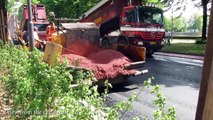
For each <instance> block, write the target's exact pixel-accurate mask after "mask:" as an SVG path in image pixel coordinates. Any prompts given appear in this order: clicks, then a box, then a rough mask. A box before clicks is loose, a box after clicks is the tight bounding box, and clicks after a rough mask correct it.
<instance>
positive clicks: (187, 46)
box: [161, 43, 206, 55]
mask: <svg viewBox="0 0 213 120" xmlns="http://www.w3.org/2000/svg"><path fill="white" fill-rule="evenodd" d="M205 47H206V45H205V44H195V43H172V44H171V45H170V46H164V47H163V48H162V49H161V51H162V52H175V53H184V54H195V55H204V53H205Z"/></svg>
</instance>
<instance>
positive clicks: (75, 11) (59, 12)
mask: <svg viewBox="0 0 213 120" xmlns="http://www.w3.org/2000/svg"><path fill="white" fill-rule="evenodd" d="M99 1H100V0H73V1H71V0H40V3H42V4H45V5H46V8H47V13H48V12H54V13H55V15H56V17H57V18H60V17H63V18H64V17H67V18H79V17H80V16H81V15H82V14H83V13H85V12H86V11H87V10H89V9H90V8H91V7H93V6H94V5H96V4H97V3H98V2H99Z"/></svg>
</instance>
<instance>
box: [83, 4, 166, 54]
mask: <svg viewBox="0 0 213 120" xmlns="http://www.w3.org/2000/svg"><path fill="white" fill-rule="evenodd" d="M80 19H81V20H80V21H81V22H94V23H95V24H96V25H97V26H99V30H100V35H101V39H100V44H101V46H102V47H110V46H111V45H112V44H113V43H117V44H125V45H129V46H141V47H145V48H146V53H147V54H153V53H154V52H156V51H159V50H160V49H161V48H162V46H163V39H164V36H165V30H164V24H163V11H162V10H161V9H160V8H157V7H153V6H142V5H141V2H140V0H102V1H101V2H99V3H98V4H97V5H96V6H94V7H93V8H92V9H90V10H89V11H87V12H86V13H84V14H83V15H82V17H81V18H80Z"/></svg>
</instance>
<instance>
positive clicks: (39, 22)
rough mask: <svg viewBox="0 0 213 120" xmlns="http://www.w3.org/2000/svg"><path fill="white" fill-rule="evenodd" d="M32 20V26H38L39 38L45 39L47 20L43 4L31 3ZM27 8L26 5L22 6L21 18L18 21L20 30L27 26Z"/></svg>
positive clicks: (24, 29)
mask: <svg viewBox="0 0 213 120" xmlns="http://www.w3.org/2000/svg"><path fill="white" fill-rule="evenodd" d="M32 15H33V16H32V20H33V25H34V27H36V28H38V35H39V39H40V40H46V27H47V26H48V25H49V21H48V20H47V16H46V8H45V5H43V4H36V5H32ZM28 18H29V17H28V9H27V5H25V6H24V9H23V14H22V20H21V23H20V30H21V31H26V30H27V28H28V24H27V23H28Z"/></svg>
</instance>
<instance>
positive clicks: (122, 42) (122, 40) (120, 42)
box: [117, 36, 129, 45]
mask: <svg viewBox="0 0 213 120" xmlns="http://www.w3.org/2000/svg"><path fill="white" fill-rule="evenodd" d="M117 43H118V44H120V45H129V43H128V41H127V39H126V37H124V36H122V37H119V38H118V40H117Z"/></svg>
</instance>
